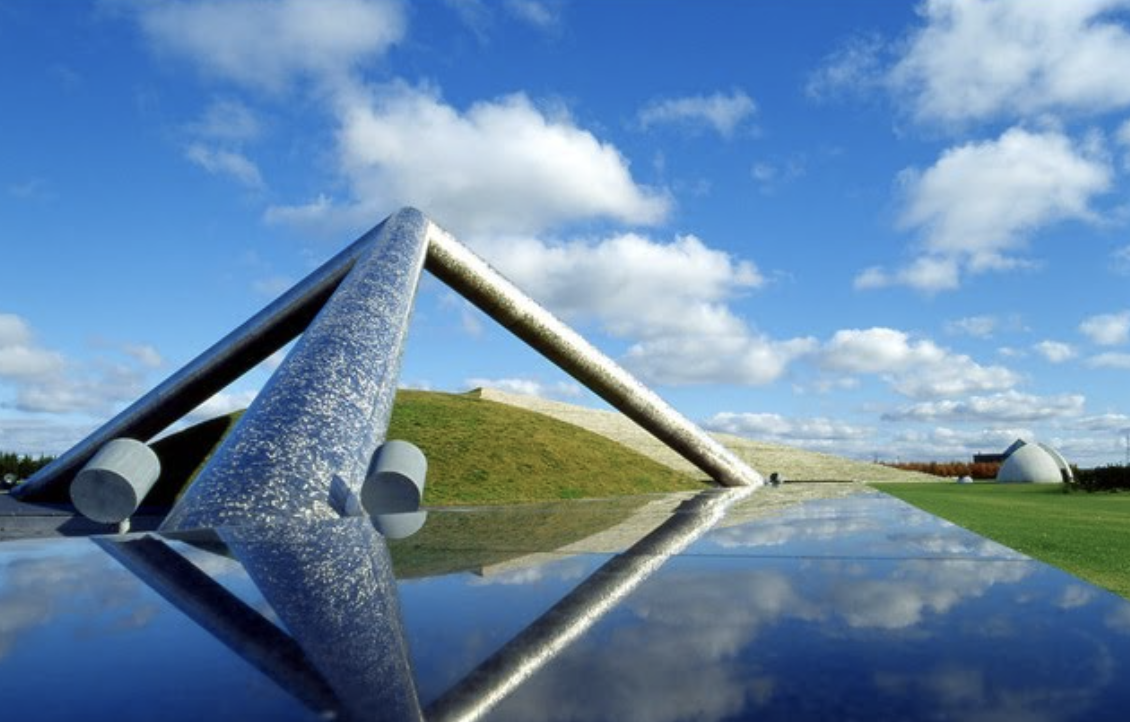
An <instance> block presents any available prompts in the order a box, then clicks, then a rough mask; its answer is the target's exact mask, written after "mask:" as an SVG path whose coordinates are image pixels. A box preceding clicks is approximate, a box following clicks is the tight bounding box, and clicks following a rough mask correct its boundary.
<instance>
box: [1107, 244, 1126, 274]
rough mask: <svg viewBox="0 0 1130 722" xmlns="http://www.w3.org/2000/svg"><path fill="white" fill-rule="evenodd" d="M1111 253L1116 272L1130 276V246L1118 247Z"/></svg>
mask: <svg viewBox="0 0 1130 722" xmlns="http://www.w3.org/2000/svg"><path fill="white" fill-rule="evenodd" d="M1110 255H1111V260H1112V261H1113V265H1114V272H1115V273H1118V274H1121V275H1123V276H1130V246H1123V247H1122V248H1118V249H1116V250H1115V251H1114V252H1113V253H1112V254H1110Z"/></svg>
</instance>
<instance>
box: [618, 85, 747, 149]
mask: <svg viewBox="0 0 1130 722" xmlns="http://www.w3.org/2000/svg"><path fill="white" fill-rule="evenodd" d="M756 113H757V104H756V103H754V102H753V99H752V98H750V97H749V96H748V95H746V94H745V93H744V92H742V91H740V90H735V91H733V92H732V93H730V94H729V95H724V94H723V93H712V94H711V95H693V96H687V97H682V98H664V99H661V100H653V101H652V102H650V103H648V104H647V105H645V106H644V107H643V108H642V109H641V110H640V112H639V115H638V119H639V123H640V125H641V126H642V127H644V128H652V127H655V126H657V125H674V126H678V127H683V128H689V129H691V130H699V129H709V130H713V131H714V132H715V133H717V134H718V135H720V136H722V137H723V138H730V137H733V135H734V133H735V132H736V131H737V129H738V128H739V127H740V126H741V125H742V124H743V123H744V122H745V121H746V120H748V119H749V118H751V117H753V115H754V114H756Z"/></svg>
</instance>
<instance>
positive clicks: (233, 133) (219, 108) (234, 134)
mask: <svg viewBox="0 0 1130 722" xmlns="http://www.w3.org/2000/svg"><path fill="white" fill-rule="evenodd" d="M262 129H263V125H262V123H261V122H260V120H259V116H258V115H257V114H256V113H255V111H253V110H251V108H249V107H247V106H246V105H244V104H243V103H241V102H239V101H238V100H230V99H223V100H214V101H212V103H211V105H209V106H208V108H207V109H206V110H205V111H204V113H203V114H202V115H201V116H200V118H199V119H198V120H196V121H194V122H192V123H190V124H189V125H188V131H189V133H191V134H192V135H194V136H196V137H198V138H206V139H208V140H212V141H220V142H226V143H240V142H245V141H251V140H255V139H256V138H258V137H259V135H260V133H262Z"/></svg>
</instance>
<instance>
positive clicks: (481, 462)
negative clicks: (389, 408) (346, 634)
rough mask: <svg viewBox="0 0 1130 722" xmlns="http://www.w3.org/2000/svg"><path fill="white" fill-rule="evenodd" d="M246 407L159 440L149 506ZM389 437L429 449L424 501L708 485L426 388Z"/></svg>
mask: <svg viewBox="0 0 1130 722" xmlns="http://www.w3.org/2000/svg"><path fill="white" fill-rule="evenodd" d="M239 415H240V413H235V414H231V415H228V416H221V417H219V418H216V419H212V420H210V421H206V422H204V423H202V424H197V425H196V426H193V427H190V428H188V429H185V430H184V431H181V432H179V433H176V434H172V435H170V436H168V437H166V438H164V439H162V440H161V441H158V442H156V443H155V444H153V449H154V451H156V452H157V456H158V458H160V460H161V469H162V472H161V479H160V481H159V482H158V485H157V486H156V487H155V488H154V490H153V491H152V492H150V495H149V496H148V497H147V498H146V502H145V503H146V505H152V506H168V505H170V504H172V503H173V502H174V501H175V500H176V498H177V497H178V496H179V495H180V494H181V493H182V491H183V490H184V488H185V487H186V486H187V485H188V482H189V481H190V480H191V479H192V478H194V477H195V475H196V473H197V472H198V471H199V470H200V469H201V468H202V467H203V466H204V464H205V463H206V462H207V461H208V459H209V458H210V456H211V454H212V452H213V451H214V450H215V447H216V446H217V445H219V443H220V441H221V440H222V439H223V437H224V435H225V434H227V432H228V431H229V430H230V429H231V427H232V426H234V424H235V421H236V420H237V419H238V418H239ZM388 438H390V439H402V440H404V441H410V442H412V443H413V444H415V445H416V446H419V447H420V449H422V450H423V452H424V454H425V455H426V456H427V458H428V484H427V487H426V490H425V496H424V503H425V504H428V505H431V506H445V505H459V504H512V503H522V502H537V501H552V500H559V499H585V498H597V497H611V496H623V495H629V494H646V493H651V492H662V491H681V490H688V489H689V490H698V489H702V488H703V485H702V483H701V482H698V481H695V480H694V479H692V478H691V477H690V476H688V475H687V474H684V473H682V472H680V471H675V470H673V469H670V468H668V467H666V466H663V465H662V464H659V463H656V462H654V461H652V460H651V459H648V458H646V457H644V456H641V455H640V454H638V453H636V452H634V451H632V450H630V449H628V448H627V447H624V446H621V445H620V444H617V443H616V442H614V441H610V440H609V439H606V438H604V437H603V436H599V435H597V434H594V433H592V432H590V431H586V430H584V429H581V428H578V427H576V426H573V425H572V424H568V423H565V422H562V421H558V420H556V419H551V418H549V417H546V416H543V415H542V414H538V413H535V412H533V411H527V410H525V409H518V408H514V407H512V406H506V405H504V404H498V403H494V402H492V401H486V400H483V399H478V398H472V397H470V396H461V395H453V394H441V393H433V392H425V391H401V392H399V393H398V394H397V396H396V403H395V405H394V407H393V413H392V421H391V423H390V424H389V431H388Z"/></svg>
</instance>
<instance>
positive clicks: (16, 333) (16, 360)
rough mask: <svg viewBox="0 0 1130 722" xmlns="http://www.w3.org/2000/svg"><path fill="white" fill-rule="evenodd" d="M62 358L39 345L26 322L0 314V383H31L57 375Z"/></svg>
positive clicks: (61, 366) (16, 317) (12, 316)
mask: <svg viewBox="0 0 1130 722" xmlns="http://www.w3.org/2000/svg"><path fill="white" fill-rule="evenodd" d="M63 363H64V362H63V357H62V356H61V355H59V354H58V353H56V352H54V351H49V350H47V349H44V348H42V347H40V346H38V345H37V344H36V343H35V341H34V340H33V338H32V332H31V327H30V326H29V325H28V323H27V321H25V320H24V319H23V318H21V317H19V316H17V315H15V314H13V313H0V380H3V379H16V380H30V379H36V378H43V377H45V376H49V375H51V374H55V373H58V372H59V371H61V370H62V368H63Z"/></svg>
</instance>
